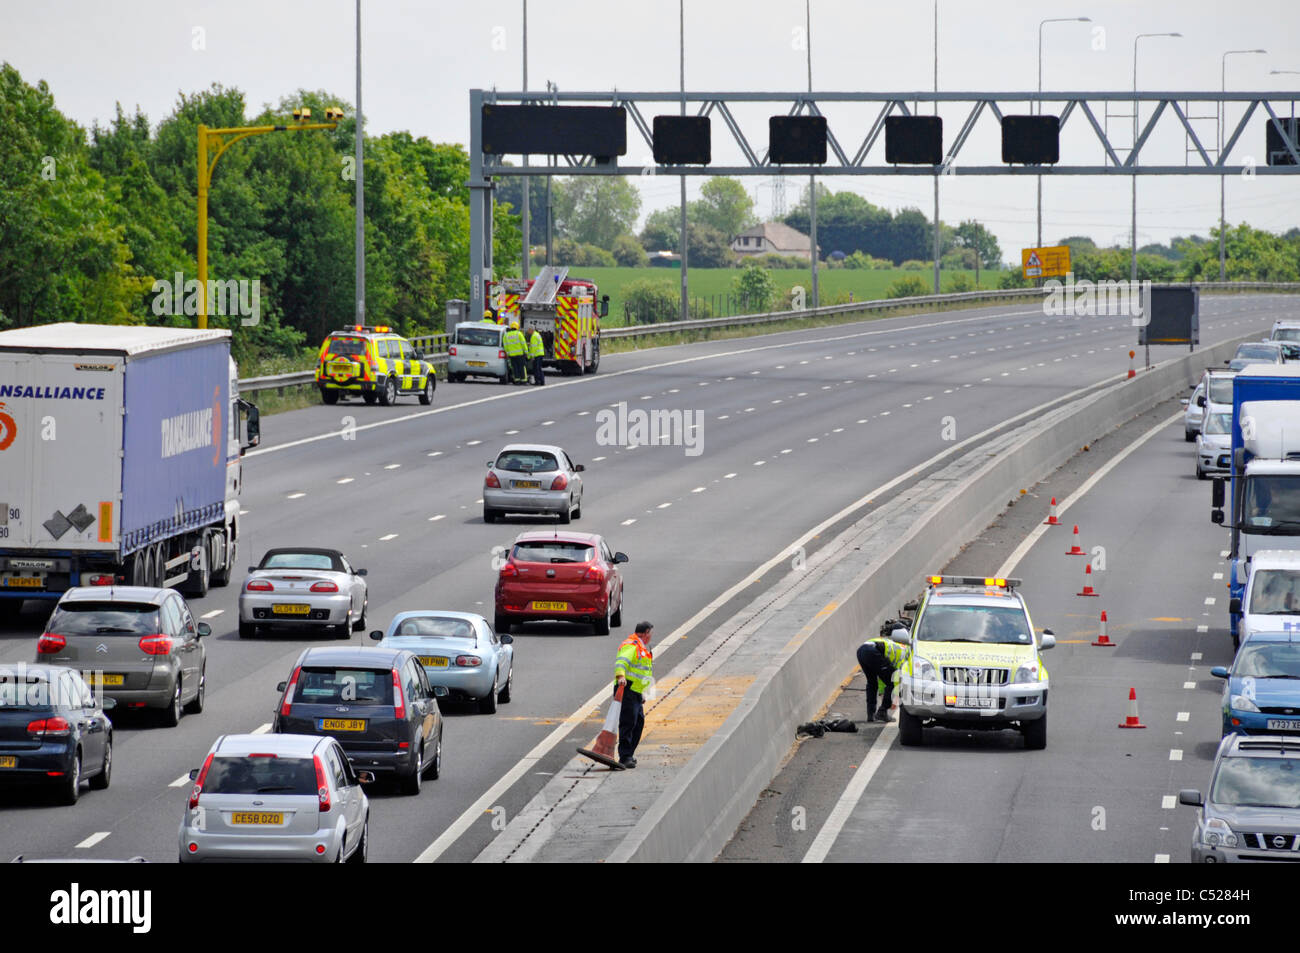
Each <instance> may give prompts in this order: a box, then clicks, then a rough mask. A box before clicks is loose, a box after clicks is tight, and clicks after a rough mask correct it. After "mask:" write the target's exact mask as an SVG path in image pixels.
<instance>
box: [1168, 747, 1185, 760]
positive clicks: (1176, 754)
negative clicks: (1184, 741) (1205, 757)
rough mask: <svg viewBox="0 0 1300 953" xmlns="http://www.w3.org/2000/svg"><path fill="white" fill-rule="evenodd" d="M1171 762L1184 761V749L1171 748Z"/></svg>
mask: <svg viewBox="0 0 1300 953" xmlns="http://www.w3.org/2000/svg"><path fill="white" fill-rule="evenodd" d="M1169 760H1170V761H1182V760H1183V749H1182V748H1170V749H1169Z"/></svg>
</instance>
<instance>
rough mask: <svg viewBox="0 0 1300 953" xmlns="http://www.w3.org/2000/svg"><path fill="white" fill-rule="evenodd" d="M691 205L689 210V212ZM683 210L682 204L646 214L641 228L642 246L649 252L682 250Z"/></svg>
mask: <svg viewBox="0 0 1300 953" xmlns="http://www.w3.org/2000/svg"><path fill="white" fill-rule="evenodd" d="M689 211H690V209H689V206H688V207H687V212H688V214H689ZM681 222H682V211H681V207H680V206H673V207H672V208H661V209H656V210H655V211H653V212H651V213H650V214H649V215H647V216H646V219H645V226H644V227H643V228H642V229H641V235H640V239H641V247H642V248H644V249H645V250H646V251H648V252H656V251H674V252H680V251H681V247H680V246H681V232H682V226H681Z"/></svg>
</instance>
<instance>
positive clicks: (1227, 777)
mask: <svg viewBox="0 0 1300 953" xmlns="http://www.w3.org/2000/svg"><path fill="white" fill-rule="evenodd" d="M1178 801H1179V803H1181V804H1188V805H1191V806H1193V807H1199V808H1200V811H1199V812H1198V814H1197V818H1196V828H1195V830H1194V831H1193V832H1192V863H1194V864H1201V863H1204V864H1214V863H1236V862H1240V861H1261V860H1262V861H1270V860H1272V861H1278V860H1282V861H1287V860H1289V861H1295V860H1297V859H1300V850H1298V848H1300V737H1296V736H1294V735H1282V736H1277V737H1270V738H1260V737H1254V736H1251V735H1236V734H1233V735H1228V736H1227V737H1225V738H1224V739H1223V741H1221V742H1220V743H1219V750H1218V752H1217V754H1216V755H1215V757H1214V773H1213V774H1212V775H1211V777H1210V792H1209V794H1208V795H1207V796H1205V797H1202V796H1201V792H1200V791H1196V790H1190V789H1189V790H1184V791H1179V792H1178Z"/></svg>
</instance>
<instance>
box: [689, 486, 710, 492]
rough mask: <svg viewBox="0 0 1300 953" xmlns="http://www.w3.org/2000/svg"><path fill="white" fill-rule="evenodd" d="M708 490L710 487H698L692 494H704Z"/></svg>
mask: <svg viewBox="0 0 1300 953" xmlns="http://www.w3.org/2000/svg"><path fill="white" fill-rule="evenodd" d="M707 489H708V487H706V486H697V487H696V488H695V489H693V490H691V492H692V493H703V492H704V491H705V490H707Z"/></svg>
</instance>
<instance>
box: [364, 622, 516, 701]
mask: <svg viewBox="0 0 1300 953" xmlns="http://www.w3.org/2000/svg"><path fill="white" fill-rule="evenodd" d="M370 637H371V638H372V639H376V640H378V641H379V645H380V647H381V648H391V649H404V650H406V651H408V652H410V653H411V654H413V655H414V656H415V657H416V658H418V659H419V660H420V665H422V666H423V667H424V673H425V675H426V676H427V677H428V679H429V684H430V685H440V686H442V687H444V688H446V689H447V692H448V694H449V696H450V697H451V698H452V699H459V700H462V701H473V702H476V703H477V704H478V709H479V711H480V712H482V713H483V714H485V715H490V714H492V713H493V712H495V711H496V710H497V702H498V701H499V702H501V703H502V704H505V703H507V702H509V701H510V692H511V689H512V688H513V686H514V678H515V665H514V660H515V650H514V646H513V644H512V643H513V642H514V639H513V638H511V637H510V636H509V635H498V634H497V633H496V631H495V630H494V629H493V628H492V626H491V625H489V624H488V621H487V619H485V618H483V617H482V616H481V615H476V614H474V613H472V612H444V611H442V610H436V609H425V610H417V611H414V612H399V613H398V614H397V615H396V616H394V617H393V621H392V622H390V623H388V630H387V631H386V632H371V633H370Z"/></svg>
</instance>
